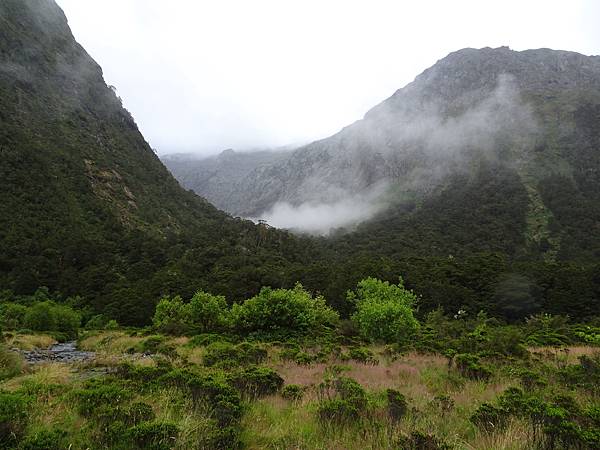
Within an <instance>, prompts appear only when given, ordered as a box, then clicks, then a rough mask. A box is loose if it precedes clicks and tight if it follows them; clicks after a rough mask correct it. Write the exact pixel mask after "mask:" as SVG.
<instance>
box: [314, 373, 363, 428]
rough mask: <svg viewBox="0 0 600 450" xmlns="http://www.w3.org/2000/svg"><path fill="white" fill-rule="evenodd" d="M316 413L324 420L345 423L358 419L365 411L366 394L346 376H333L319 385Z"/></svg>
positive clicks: (356, 383)
mask: <svg viewBox="0 0 600 450" xmlns="http://www.w3.org/2000/svg"><path fill="white" fill-rule="evenodd" d="M319 398H320V401H319V404H318V407H317V414H318V417H319V420H321V421H324V422H334V423H347V422H349V421H354V420H359V419H360V418H361V417H362V416H364V415H365V414H366V412H367V394H366V392H365V390H364V389H363V387H362V386H361V385H360V384H359V383H358V382H356V381H355V380H353V379H352V378H348V377H340V376H333V377H329V378H326V379H325V380H324V381H323V382H322V383H321V384H320V385H319Z"/></svg>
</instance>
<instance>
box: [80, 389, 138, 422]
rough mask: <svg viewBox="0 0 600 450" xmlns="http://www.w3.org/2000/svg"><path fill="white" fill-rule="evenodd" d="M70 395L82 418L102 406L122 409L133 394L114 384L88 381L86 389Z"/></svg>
mask: <svg viewBox="0 0 600 450" xmlns="http://www.w3.org/2000/svg"><path fill="white" fill-rule="evenodd" d="M72 395H73V396H74V398H75V400H76V402H77V405H78V411H79V413H80V414H81V415H82V416H85V417H90V416H92V415H94V414H95V412H96V411H97V410H98V409H99V408H100V407H101V406H104V405H109V406H110V407H111V408H115V409H122V408H123V405H124V403H125V402H126V401H127V400H129V399H130V398H131V397H132V396H133V393H132V392H131V391H130V390H128V389H125V388H124V387H122V386H120V385H118V384H116V383H111V382H106V381H90V382H88V387H87V388H84V389H79V390H76V391H74V392H73V394H72Z"/></svg>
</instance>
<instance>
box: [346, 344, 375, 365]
mask: <svg viewBox="0 0 600 450" xmlns="http://www.w3.org/2000/svg"><path fill="white" fill-rule="evenodd" d="M344 359H352V360H354V361H358V362H361V363H363V364H371V365H373V366H376V365H378V364H379V360H378V359H377V357H376V356H375V354H374V353H373V352H372V351H371V350H369V349H368V348H366V347H351V348H350V349H349V350H348V354H347V355H342V360H344Z"/></svg>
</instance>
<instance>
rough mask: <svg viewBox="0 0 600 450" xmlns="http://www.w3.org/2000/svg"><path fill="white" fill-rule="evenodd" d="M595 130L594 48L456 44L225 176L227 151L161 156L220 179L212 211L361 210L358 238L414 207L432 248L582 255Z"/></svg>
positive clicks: (589, 219) (192, 183) (403, 228)
mask: <svg viewBox="0 0 600 450" xmlns="http://www.w3.org/2000/svg"><path fill="white" fill-rule="evenodd" d="M599 139H600V57H598V56H584V55H581V54H578V53H573V52H566V51H556V50H549V49H539V50H527V51H521V52H518V51H512V50H510V49H509V48H507V47H501V48H495V49H492V48H483V49H463V50H460V51H457V52H454V53H451V54H450V55H448V56H447V57H445V58H444V59H442V60H440V61H438V62H437V63H436V64H435V65H434V66H432V67H431V68H429V69H427V70H426V71H425V72H423V73H422V74H421V75H419V76H418V77H417V78H416V79H415V80H414V81H413V82H412V83H410V84H409V85H407V86H406V87H404V88H402V89H399V90H398V91H397V92H396V93H394V95H392V96H391V97H390V98H388V99H387V100H385V101H383V102H382V103H381V104H379V105H377V106H375V107H374V108H373V109H371V110H370V111H369V112H368V113H367V114H366V115H365V117H364V119H362V120H359V121H357V122H356V123H354V124H352V125H350V126H348V127H346V128H344V129H343V130H342V131H340V132H339V133H337V134H335V135H333V136H331V137H329V138H326V139H323V140H320V141H316V142H313V143H311V144H309V145H305V146H303V147H300V148H298V149H296V150H294V151H292V152H289V153H287V154H277V153H258V154H256V156H255V157H256V160H253V159H252V157H251V155H243V161H244V163H243V164H244V166H245V170H244V171H240V172H238V173H236V175H235V176H230V174H232V173H233V172H232V170H233V167H236V166H237V165H239V164H240V163H241V161H242V156H241V155H237V154H223V155H221V156H219V157H218V158H216V159H212V160H204V161H197V162H196V163H195V164H193V165H188V164H187V163H186V162H184V161H181V160H180V161H178V163H177V164H174V163H172V162H170V161H168V160H167V161H166V164H167V166H168V167H169V169H170V170H171V171H172V172H173V174H174V175H175V177H176V178H178V179H179V180H180V181H181V182H182V183H183V184H184V185H185V186H186V187H187V188H190V189H193V190H194V191H196V192H197V193H198V194H200V195H205V196H207V197H208V198H209V199H213V198H214V197H213V196H214V195H215V194H214V185H211V184H210V183H211V181H208V180H219V190H220V191H221V192H226V196H223V197H220V198H219V199H218V201H216V200H215V203H216V204H217V205H218V206H219V207H220V208H222V209H224V210H225V211H228V212H230V213H232V214H235V215H240V216H246V217H262V218H265V219H267V221H268V222H269V223H272V224H274V225H276V226H277V225H279V226H284V227H286V228H292V229H293V228H298V229H300V230H303V229H304V230H308V231H317V232H321V233H322V232H328V231H331V229H332V228H333V229H336V228H339V227H344V228H345V229H346V230H354V229H356V225H357V224H358V223H360V222H364V221H365V220H367V219H371V220H370V221H368V222H367V225H365V226H364V227H363V229H365V230H368V231H365V232H366V233H367V234H369V235H370V236H373V232H374V231H373V230H376V229H378V228H379V227H382V226H384V225H382V224H383V223H385V224H386V225H385V227H389V226H391V227H392V228H393V229H395V230H396V231H397V236H396V239H400V236H402V235H406V234H407V233H409V231H408V230H410V228H411V225H410V224H411V223H412V222H411V220H417V219H416V218H417V217H421V218H420V219H418V222H420V221H421V220H427V221H428V223H429V224H430V225H429V226H428V228H431V227H434V228H437V231H436V235H438V237H436V238H434V237H433V236H429V237H427V239H433V240H434V241H439V242H440V248H443V249H444V250H443V251H446V250H449V248H452V249H453V251H457V250H459V249H461V248H462V249H464V248H469V247H473V246H480V247H481V248H492V249H498V250H502V251H504V252H508V253H510V254H516V253H522V252H525V253H530V252H534V253H536V254H537V253H539V252H541V253H542V254H544V255H545V257H547V258H550V259H554V258H556V257H561V256H562V257H565V258H579V257H581V258H583V259H590V258H597V257H599V256H600V145H599V142H600V141H599ZM233 155H236V156H235V157H234V156H233ZM214 161H219V164H215V163H214ZM183 167H186V169H187V170H186V171H184V170H182V168H183ZM486 189H487V190H489V191H486ZM484 193H485V195H486V197H482V195H484ZM440 202H441V203H440ZM434 204H435V205H436V208H437V209H436V212H435V213H433V212H432V213H431V214H433V216H431V217H430V213H429V212H428V210H429V209H431V208H433V206H432V205H434ZM451 204H456V206H457V207H456V208H454V209H452V210H447V211H446V213H445V214H444V213H441V212H440V211H443V210H446V209H447V208H448V205H451ZM464 205H468V206H469V211H464V214H466V215H467V216H468V217H462V214H463V213H461V212H460V209H461V207H462V206H464ZM438 207H439V208H438ZM422 216H427V217H430V218H429V219H425V218H424V217H422ZM471 216H473V217H471ZM307 217H308V219H307ZM392 217H393V219H392ZM411 218H412V219H411ZM474 220H476V221H477V222H478V223H471V224H470V222H473V221H474ZM390 221H391V222H390ZM368 224H370V225H368ZM444 224H445V225H444ZM469 224H470V225H469ZM295 225H296V226H295ZM480 225H481V226H480ZM463 227H468V228H467V229H463ZM453 229H458V231H460V233H459V234H464V239H463V238H461V239H458V236H453V235H452V231H451V230H453ZM592 230H593V232H592ZM338 231H339V230H338ZM479 231H480V232H481V240H480V239H475V240H473V239H472V238H471V237H469V233H478V232H479ZM410 233H412V232H410ZM410 233H409V234H410ZM442 241H444V242H445V243H442ZM408 243H409V244H410V245H413V246H414V243H412V242H411V241H410V240H409V242H408ZM387 247H388V248H389V246H387Z"/></svg>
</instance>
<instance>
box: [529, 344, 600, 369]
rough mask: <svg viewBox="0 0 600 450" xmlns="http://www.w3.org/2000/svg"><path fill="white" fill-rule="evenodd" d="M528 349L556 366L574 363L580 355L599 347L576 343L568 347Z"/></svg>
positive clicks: (595, 351)
mask: <svg viewBox="0 0 600 450" xmlns="http://www.w3.org/2000/svg"><path fill="white" fill-rule="evenodd" d="M529 351H530V352H531V353H532V354H533V355H534V356H537V357H540V358H542V359H544V360H546V361H548V362H551V363H554V364H556V365H557V366H560V365H565V364H576V363H577V362H578V358H579V357H580V356H583V355H586V356H591V355H594V354H597V353H599V352H600V348H598V347H591V346H588V345H577V346H570V347H530V348H529Z"/></svg>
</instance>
